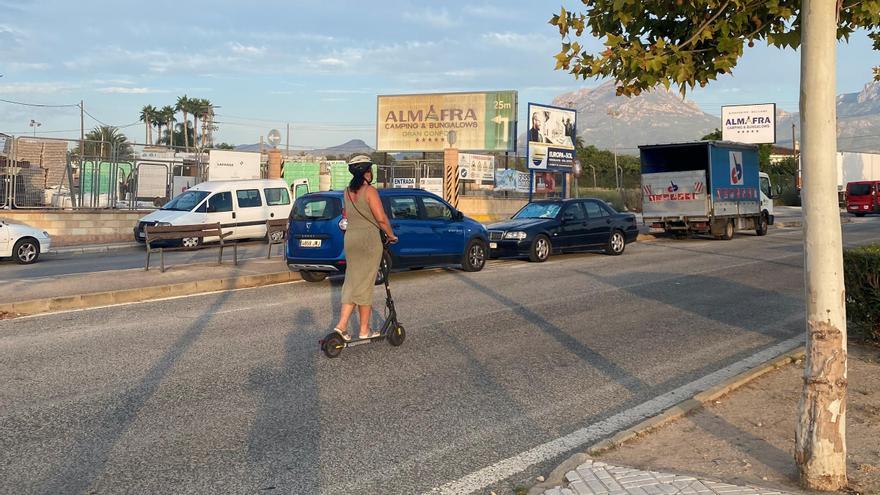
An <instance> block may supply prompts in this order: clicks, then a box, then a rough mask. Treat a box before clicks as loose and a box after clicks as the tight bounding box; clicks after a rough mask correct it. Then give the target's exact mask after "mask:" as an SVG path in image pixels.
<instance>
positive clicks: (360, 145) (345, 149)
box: [235, 139, 376, 156]
mask: <svg viewBox="0 0 880 495" xmlns="http://www.w3.org/2000/svg"><path fill="white" fill-rule="evenodd" d="M269 148H271V147H270V146H269V145H268V144H263V151H266V150H268V149H269ZM281 149H282V150H283V149H284V148H283V147H281ZM235 151H260V145H259V143H258V144H242V145H239V146H236V147H235ZM374 151H376V150H374V149H373V148H371V147H370V146H369V145H368V144H367V143H365V142H364V141H363V140H361V139H352V140H349V141H346V142H345V143H342V144H339V145H336V146H331V147H329V148H324V149H319V150H307V151H300V150H297V151H296V154H300V153H301V154H304V155H310V156H347V155H351V154H354V153H364V154H367V155H368V154H370V153H372V152H374Z"/></svg>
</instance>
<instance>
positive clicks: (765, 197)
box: [758, 172, 775, 225]
mask: <svg viewBox="0 0 880 495" xmlns="http://www.w3.org/2000/svg"><path fill="white" fill-rule="evenodd" d="M758 180H759V181H760V184H761V214H762V215H764V216H765V217H766V218H767V224H768V225H773V219H774V215H773V198H774V197H775V196H774V195H773V184H772V183H771V182H770V176H769V175H767V174H766V173H764V172H759V173H758Z"/></svg>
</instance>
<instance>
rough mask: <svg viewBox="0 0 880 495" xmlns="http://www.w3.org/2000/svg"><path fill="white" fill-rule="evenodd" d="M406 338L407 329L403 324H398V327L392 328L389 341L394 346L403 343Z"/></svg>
mask: <svg viewBox="0 0 880 495" xmlns="http://www.w3.org/2000/svg"><path fill="white" fill-rule="evenodd" d="M405 339H406V330H404V329H403V325H400V324H398V325H397V327H396V328H394V329H393V330H391V332H390V333H389V334H388V343H389V344H391V345H393V346H394V347H397V346H399V345H400V344H403V341H404V340H405Z"/></svg>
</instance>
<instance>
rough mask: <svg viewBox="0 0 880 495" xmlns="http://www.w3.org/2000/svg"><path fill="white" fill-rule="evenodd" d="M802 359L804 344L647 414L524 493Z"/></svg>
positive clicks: (535, 492) (538, 490) (533, 494)
mask: <svg viewBox="0 0 880 495" xmlns="http://www.w3.org/2000/svg"><path fill="white" fill-rule="evenodd" d="M803 358H804V347H803V346H801V347H798V348H797V349H794V350H792V351H789V352H786V353H785V354H782V355H780V356H777V357H775V358H773V359H771V360H769V361H766V362H765V363H764V364H761V365H758V366H756V367H754V368H752V369H750V370H747V371H744V372H742V373H740V374H738V375H736V376H733V377H730V378H728V379H727V380H725V381H723V382H721V383H719V384H717V385H714V386H712V387H710V388H708V389H706V390H703V391H702V392H699V393H697V394H695V395H694V396H693V397H691V398H689V399H685V400H683V401H681V402H679V403H678V404H676V405H674V406H672V407H670V408H669V409H667V410H665V411H663V412H661V413H660V414H658V415H656V416H653V417H650V418H648V419H646V420H644V421H642V422H640V423H638V424H636V425H633V426H631V427H629V428H627V429H625V430H622V431H619V432H617V433H616V434H614V435H613V436H611V437H609V438H606V439H604V440H601V441H599V442H597V443H594V444H593V445H591V446H589V447H588V448H587V449H586V453H578V454H574V455H572V456H571V457H569V458H568V459H566V460H565V461H564V462H563V463H562V464H560V465H559V466H558V467H557V468H556V469H554V470H553V471H552V472H551V473H550V475H549V476H547V479H546V480H545V481H543V482H541V483H539V484H537V485H535V486H533V487H531V488H530V489H529V491H528V495H541V494H542V493H544V491H546V490H549V489H551V488H554V487H556V486H560V485H562V484H563V483H564V481H565V480H564V477H565V473H567V472H568V471H571V470H572V469H574V468H575V467H577V466H579V465H580V464H583V462H584V460H585V459H588V458H590V457H591V456H593V457H595V456H598V455H600V454H602V453H603V452H607V451H609V450H613V449H615V448H617V447H619V446H620V445H622V444H623V443H625V442H628V441H630V440H633V439H636V438H638V437H641V436H644V435H646V434H648V433H650V432H652V431H654V430H656V429H658V428H662V427H663V426H665V425H667V424H669V423H671V422H673V421H676V420H678V419H680V418H682V417H684V416H686V415H687V414H690V413H692V412H693V411H695V410H697V409H700V408H701V407H703V406H705V405H706V404H707V403H710V402H714V401H715V400H717V399H719V398H721V397H723V396H725V395H727V394H729V393H731V392H733V391H734V390H736V389H738V388H740V387H742V386H743V385H746V384H747V383H749V382H751V381H752V380H754V379H756V378H758V377H760V376H763V375H765V374H767V373H769V372H771V371H774V370H777V369H779V368H782V367H784V366H787V365H789V364H792V363H795V362H797V361H799V360H801V359H803Z"/></svg>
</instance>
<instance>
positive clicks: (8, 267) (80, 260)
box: [0, 241, 283, 282]
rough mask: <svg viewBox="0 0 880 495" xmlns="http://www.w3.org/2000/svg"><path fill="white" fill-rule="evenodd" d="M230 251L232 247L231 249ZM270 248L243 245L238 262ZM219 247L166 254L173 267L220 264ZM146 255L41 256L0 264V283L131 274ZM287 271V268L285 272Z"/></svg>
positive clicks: (141, 250) (139, 252) (263, 254)
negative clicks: (25, 261) (31, 261)
mask: <svg viewBox="0 0 880 495" xmlns="http://www.w3.org/2000/svg"><path fill="white" fill-rule="evenodd" d="M227 247H228V246H227ZM267 248H268V246H267V245H266V242H265V241H243V242H240V243H239V245H238V258H239V259H240V260H243V259H247V258H265V257H266V249H267ZM218 249H219V248H218V247H215V246H207V247H205V248H202V249H198V250H195V251H169V252H167V253H165V261H166V263H167V264H169V265H181V264H188V263H205V262H211V261H213V262H216V261H217V251H218ZM273 249H274V250H273V251H272V256H273V257H276V258H277V257H278V256H279V253H281V252H282V251H280V249H281V247H280V246H275V247H274V248H273ZM228 253H229V254H227V250H226V249H224V251H223V256H224V258H226V259H232V258H231V256H232V249H231V248H230V249H229V251H228ZM145 261H146V253H145V251H144V248H143V247H133V248H129V249H120V250H116V251H109V252H106V253H88V254H82V253H80V254H75V253H61V254H51V255H47V256H41V257H40V259H38V260H37V262H36V263H34V264H32V265H19V264H17V263H16V262H15V261H13V260H12V259H5V258H4V259H3V260H2V261H0V282H2V281H4V280H21V279H40V278H48V277H63V276H65V275H75V274H82V273H92V272H103V271H110V270H130V269H132V268H143V267H144V263H145ZM158 263H159V258H158V254H156V255H155V257H154V258H153V264H154V266H159V265H158ZM282 269H283V268H282Z"/></svg>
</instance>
